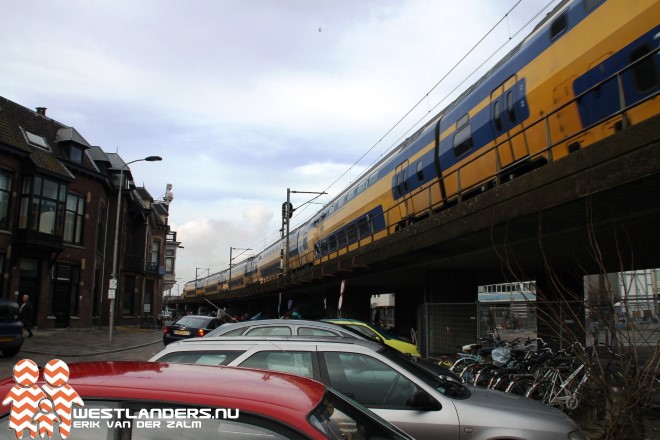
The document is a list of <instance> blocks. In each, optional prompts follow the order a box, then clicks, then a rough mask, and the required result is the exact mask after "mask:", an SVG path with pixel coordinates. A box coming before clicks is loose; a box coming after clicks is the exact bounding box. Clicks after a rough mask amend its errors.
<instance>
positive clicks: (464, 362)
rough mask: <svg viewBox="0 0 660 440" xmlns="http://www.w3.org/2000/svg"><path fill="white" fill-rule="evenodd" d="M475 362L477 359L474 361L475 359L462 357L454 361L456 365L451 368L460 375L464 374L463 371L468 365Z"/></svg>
mask: <svg viewBox="0 0 660 440" xmlns="http://www.w3.org/2000/svg"><path fill="white" fill-rule="evenodd" d="M473 364H476V361H474V360H473V359H470V358H460V359H459V360H457V361H456V362H454V365H452V366H451V368H450V370H451V371H453V372H454V373H456V374H458V375H459V376H460V375H461V374H463V371H464V370H465V368H466V367H467V366H468V365H473Z"/></svg>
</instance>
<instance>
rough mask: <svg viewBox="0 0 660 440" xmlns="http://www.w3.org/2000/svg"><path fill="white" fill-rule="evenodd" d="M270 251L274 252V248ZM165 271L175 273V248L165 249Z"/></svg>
mask: <svg viewBox="0 0 660 440" xmlns="http://www.w3.org/2000/svg"><path fill="white" fill-rule="evenodd" d="M270 251H271V253H272V249H271V250H270ZM165 273H167V274H173V273H174V249H166V250H165Z"/></svg>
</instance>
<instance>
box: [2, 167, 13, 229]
mask: <svg viewBox="0 0 660 440" xmlns="http://www.w3.org/2000/svg"><path fill="white" fill-rule="evenodd" d="M11 177H12V174H11V173H10V172H8V171H5V170H0V229H7V228H9V196H10V195H11Z"/></svg>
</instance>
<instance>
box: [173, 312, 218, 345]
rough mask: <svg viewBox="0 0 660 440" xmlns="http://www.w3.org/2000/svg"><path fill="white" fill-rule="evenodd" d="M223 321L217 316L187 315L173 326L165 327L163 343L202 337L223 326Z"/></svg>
mask: <svg viewBox="0 0 660 440" xmlns="http://www.w3.org/2000/svg"><path fill="white" fill-rule="evenodd" d="M222 322H223V321H222V320H221V319H219V318H216V317H215V316H206V315H186V316H183V317H182V318H179V319H178V320H176V321H175V322H173V323H172V324H169V325H166V326H164V327H163V343H164V344H165V345H167V344H169V343H170V342H174V341H180V340H182V339H188V338H196V337H202V336H204V335H206V334H207V333H209V332H210V331H211V330H214V329H216V328H218V327H219V326H220V325H222Z"/></svg>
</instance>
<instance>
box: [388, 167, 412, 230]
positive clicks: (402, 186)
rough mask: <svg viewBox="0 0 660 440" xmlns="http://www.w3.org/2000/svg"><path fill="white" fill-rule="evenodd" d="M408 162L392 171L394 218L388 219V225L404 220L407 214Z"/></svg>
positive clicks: (408, 197) (408, 196)
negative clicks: (394, 204)
mask: <svg viewBox="0 0 660 440" xmlns="http://www.w3.org/2000/svg"><path fill="white" fill-rule="evenodd" d="M407 180H408V160H407V159H406V160H404V161H403V162H401V163H400V164H399V165H398V166H397V167H396V169H395V170H394V176H393V177H392V192H393V194H394V202H395V203H396V206H395V207H394V210H393V213H394V217H393V218H390V219H389V221H390V224H397V223H399V220H406V219H407V218H408V214H409V209H408V208H409V206H408V204H409V202H410V200H409V199H410V195H409V190H408V182H407Z"/></svg>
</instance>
